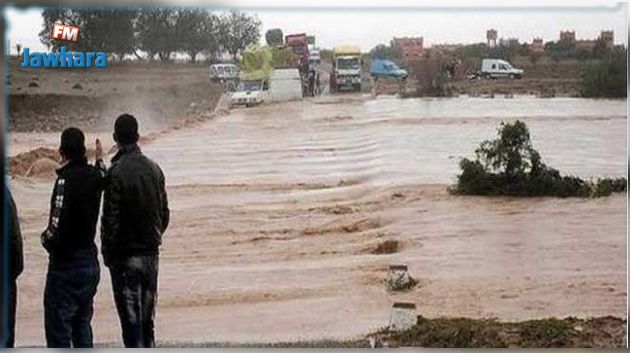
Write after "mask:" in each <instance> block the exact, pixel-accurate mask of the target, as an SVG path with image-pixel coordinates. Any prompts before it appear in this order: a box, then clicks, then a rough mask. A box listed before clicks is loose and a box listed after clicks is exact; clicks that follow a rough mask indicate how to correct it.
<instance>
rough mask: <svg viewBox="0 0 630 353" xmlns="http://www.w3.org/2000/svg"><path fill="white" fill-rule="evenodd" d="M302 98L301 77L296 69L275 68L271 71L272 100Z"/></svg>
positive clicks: (280, 100)
mask: <svg viewBox="0 0 630 353" xmlns="http://www.w3.org/2000/svg"><path fill="white" fill-rule="evenodd" d="M296 99H302V79H301V77H300V72H299V71H298V69H276V70H273V72H272V73H271V85H270V100H271V101H272V102H282V101H291V100H296Z"/></svg>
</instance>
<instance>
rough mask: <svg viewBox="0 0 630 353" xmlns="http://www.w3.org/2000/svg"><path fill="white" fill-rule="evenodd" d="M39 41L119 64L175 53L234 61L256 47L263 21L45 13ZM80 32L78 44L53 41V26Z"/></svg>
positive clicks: (176, 13) (200, 12)
mask: <svg viewBox="0 0 630 353" xmlns="http://www.w3.org/2000/svg"><path fill="white" fill-rule="evenodd" d="M42 18H43V21H44V29H43V30H42V31H41V32H40V33H39V38H40V41H41V42H42V43H43V44H44V45H46V46H47V47H48V48H49V49H52V50H58V49H59V48H60V47H62V46H66V47H68V49H70V50H76V51H103V52H107V53H109V54H110V55H111V56H113V57H115V58H116V59H117V60H122V59H123V58H124V57H125V56H126V55H135V56H136V57H137V58H139V59H148V60H156V59H159V60H160V61H163V62H170V61H172V60H173V59H174V58H175V54H176V53H182V54H186V55H187V56H188V57H189V58H190V61H191V62H193V63H194V62H196V61H197V57H198V56H199V55H200V54H203V55H204V56H206V57H207V58H210V59H214V58H216V57H217V56H219V55H220V54H222V53H229V54H230V55H231V56H232V57H233V58H236V57H237V56H238V55H239V54H240V53H241V52H242V51H243V50H244V49H245V48H247V47H248V46H249V45H252V44H256V43H258V41H259V39H260V29H261V22H260V20H259V19H258V18H257V17H256V16H255V15H254V16H250V15H247V14H245V13H242V12H237V11H232V12H228V13H223V14H216V13H212V12H209V11H207V10H204V9H190V8H154V9H150V10H144V9H143V10H140V9H137V10H129V9H112V10H109V9H98V10H78V9H52V8H51V9H46V10H44V11H43V13H42ZM55 22H58V23H64V24H68V25H73V26H78V27H80V28H81V33H80V37H79V41H78V42H77V43H69V42H63V41H57V40H53V39H51V30H52V24H53V23H55Z"/></svg>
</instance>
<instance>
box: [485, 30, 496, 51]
mask: <svg viewBox="0 0 630 353" xmlns="http://www.w3.org/2000/svg"><path fill="white" fill-rule="evenodd" d="M497 38H498V33H497V30H496V29H493V28H491V29H489V30H487V31H486V40H487V42H488V46H489V47H490V48H494V47H496V46H497Z"/></svg>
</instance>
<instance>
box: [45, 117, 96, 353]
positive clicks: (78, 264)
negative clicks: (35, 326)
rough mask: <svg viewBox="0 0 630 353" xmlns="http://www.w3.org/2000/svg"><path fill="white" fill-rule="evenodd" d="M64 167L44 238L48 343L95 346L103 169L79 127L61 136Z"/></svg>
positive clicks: (70, 129)
mask: <svg viewBox="0 0 630 353" xmlns="http://www.w3.org/2000/svg"><path fill="white" fill-rule="evenodd" d="M59 153H60V154H61V157H62V162H63V165H62V166H61V167H60V168H59V169H57V180H56V181H55V184H54V187H53V193H52V198H51V200H50V217H49V221H48V227H47V228H46V230H45V231H44V232H43V233H42V235H41V242H42V245H43V246H44V248H45V249H46V250H47V251H48V253H49V263H48V274H47V276H46V288H45V289H44V321H45V327H46V342H47V344H48V347H71V345H72V346H73V347H82V348H84V347H92V344H93V343H92V327H91V324H90V322H91V320H92V314H93V298H94V295H95V294H96V287H97V285H98V282H99V278H100V270H99V265H98V251H97V250H96V245H95V244H94V237H95V234H96V223H97V220H98V213H99V209H100V203H101V193H102V190H103V186H104V181H105V179H104V177H105V170H104V167H103V165H102V160H101V158H102V157H101V156H102V151H101V150H100V144H99V143H98V141H97V153H96V157H97V165H100V166H101V167H100V168H97V167H94V166H91V165H89V164H88V162H87V158H86V156H85V137H84V135H83V132H81V130H79V129H77V128H68V129H66V130H64V131H63V133H62V134H61V145H60V147H59Z"/></svg>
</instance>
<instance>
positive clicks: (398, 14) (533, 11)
mask: <svg viewBox="0 0 630 353" xmlns="http://www.w3.org/2000/svg"><path fill="white" fill-rule="evenodd" d="M328 3H330V1H329V2H328ZM504 3H505V2H501V3H499V4H504ZM539 4H540V2H539ZM326 6H328V5H326ZM539 6H540V5H539ZM250 9H251V7H250ZM41 11H42V10H41V8H27V9H26V10H24V9H17V8H12V7H9V8H5V16H6V17H5V18H6V19H7V25H8V28H7V38H8V39H9V40H11V45H12V46H13V48H14V47H15V43H17V42H19V43H21V44H22V45H23V46H24V47H27V48H30V49H31V51H33V50H37V51H43V50H45V47H44V46H43V45H42V44H41V43H40V42H39V39H38V36H37V35H38V33H39V32H40V31H41V29H42V20H41ZM244 11H246V12H249V13H252V14H256V15H257V16H258V18H259V19H260V20H261V21H262V23H263V32H262V33H263V38H262V39H261V40H263V41H264V32H265V31H266V30H267V29H269V28H276V27H277V28H281V29H282V30H283V31H284V33H285V34H289V33H301V32H306V33H308V34H314V35H315V36H316V40H317V45H318V46H320V47H328V48H329V47H332V46H335V45H340V44H354V45H359V46H360V47H361V49H362V50H364V51H367V50H369V49H370V48H372V47H374V46H375V45H376V44H379V43H389V41H390V40H391V38H392V37H395V36H396V37H399V36H422V37H424V40H425V46H430V45H432V44H441V43H477V42H482V41H485V33H486V29H488V28H495V29H496V30H497V31H498V33H499V37H504V38H508V37H517V38H519V39H520V40H521V42H523V41H527V42H531V40H532V38H534V37H542V38H543V40H545V41H548V40H556V39H557V38H558V34H559V31H560V30H561V29H571V30H575V32H576V36H577V38H578V39H591V38H596V37H597V35H598V33H599V31H600V30H602V29H612V30H614V31H615V42H616V43H621V44H626V45H627V41H628V34H627V29H626V14H627V11H628V9H627V5H626V4H622V5H618V6H616V5H615V4H614V3H613V4H612V5H611V4H610V3H609V4H608V5H607V6H603V7H601V6H600V7H584V6H583V5H582V6H581V7H573V8H559V7H558V6H555V7H553V6H552V7H548V8H546V9H544V8H524V7H522V6H521V7H517V8H513V7H512V8H506V7H502V8H499V7H495V8H493V9H488V8H474V7H467V8H463V9H462V8H461V7H460V8H459V9H458V8H456V7H455V8H453V9H450V8H449V7H448V6H442V7H439V8H438V7H432V8H427V7H424V8H416V9H386V8H378V9H365V8H363V9H349V8H344V9H332V8H331V7H330V6H329V7H326V8H319V9H295V8H293V9H283V10H278V9H273V8H271V9H269V8H267V9H263V8H258V7H257V8H256V9H255V11H248V10H246V9H244ZM13 50H15V49H13Z"/></svg>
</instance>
